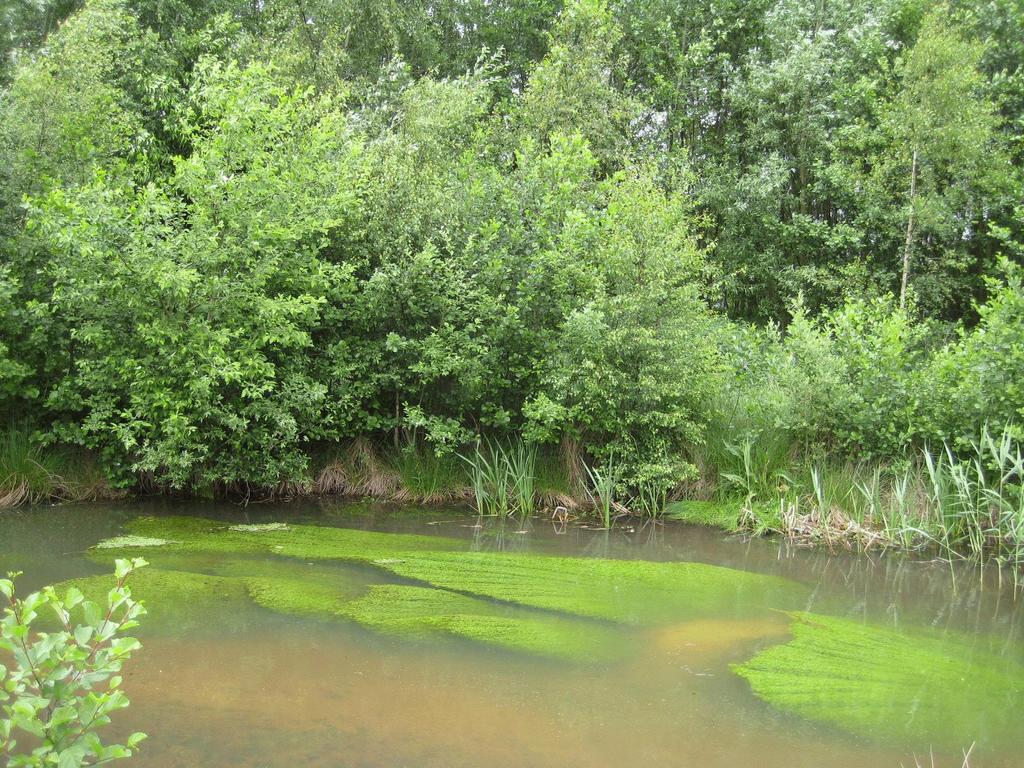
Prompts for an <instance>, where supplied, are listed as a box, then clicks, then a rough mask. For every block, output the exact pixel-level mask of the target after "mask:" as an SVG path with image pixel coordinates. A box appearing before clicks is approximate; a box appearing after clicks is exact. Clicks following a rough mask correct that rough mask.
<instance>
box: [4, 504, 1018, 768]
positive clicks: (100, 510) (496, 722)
mask: <svg viewBox="0 0 1024 768" xmlns="http://www.w3.org/2000/svg"><path fill="white" fill-rule="evenodd" d="M164 513H167V514H175V515H196V516H202V517H206V518H217V519H224V520H230V521H232V522H252V523H260V522H268V521H275V522H278V521H287V522H289V523H299V522H303V523H307V524H316V525H320V526H332V527H343V528H360V529H367V530H375V531H382V532H395V533H397V532H403V533H418V534H423V535H427V536H441V537H449V538H457V539H460V540H462V541H463V543H464V547H465V549H466V550H475V551H513V552H520V553H537V554H559V555H565V556H574V557H595V558H625V559H642V560H656V561H668V562H677V561H695V562H702V563H708V564H713V565H719V566H726V567H729V568H734V569H739V570H744V571H750V572H754V573H762V574H768V575H773V576H779V577H783V578H785V579H788V580H792V581H794V582H797V583H798V584H799V585H802V590H801V594H802V595H805V597H803V598H801V599H802V600H803V603H802V605H801V606H800V608H801V609H803V610H807V611H812V612H814V613H816V614H825V615H829V616H836V617H843V618H846V619H852V620H855V621H857V622H869V623H870V624H872V625H878V626H884V627H888V628H891V629H897V630H900V631H904V630H916V629H917V628H920V629H921V630H922V631H927V632H929V633H931V634H932V635H934V636H936V637H944V636H946V635H948V636H949V637H951V638H952V637H955V638H958V640H957V642H962V641H963V638H964V637H967V638H970V639H971V642H972V643H974V644H975V645H977V646H978V647H981V648H983V649H984V651H985V653H987V654H991V655H993V656H997V657H999V658H1002V659H1006V660H1008V661H1009V663H1011V664H1018V663H1024V626H1022V625H1024V599H1021V598H1018V599H1017V600H1014V595H1013V590H1012V588H1011V585H1010V584H1008V583H1005V579H1004V580H1003V583H1001V582H1000V579H999V574H998V573H997V572H995V571H990V572H988V573H985V574H979V573H978V572H977V571H972V570H961V569H954V570H953V571H951V569H950V567H949V566H948V565H942V564H939V563H931V562H921V561H919V560H915V559H913V558H906V557H902V556H881V555H874V556H870V557H868V556H864V555H855V554H849V553H845V552H843V553H836V554H833V555H830V554H829V553H827V552H825V551H821V550H805V549H798V548H791V547H788V546H786V545H785V543H783V542H780V541H776V540H764V539H754V540H750V539H747V538H743V537H738V536H729V535H726V534H722V533H719V532H717V531H713V530H707V529H700V528H692V527H688V526H682V525H674V524H667V525H663V526H661V525H659V526H647V527H643V528H641V527H637V528H635V529H628V528H623V529H619V530H614V531H612V532H606V531H597V530H590V529H587V528H585V527H580V526H572V525H570V526H568V527H566V528H565V530H564V532H559V531H558V529H557V528H556V527H555V526H553V525H552V524H551V523H550V522H549V521H546V520H544V519H541V518H536V519H532V520H527V521H521V522H517V521H513V520H507V521H496V520H488V519H484V520H478V519H477V518H475V517H472V516H470V515H468V514H466V513H465V512H463V511H458V510H455V511H453V510H410V509H408V508H404V509H403V508H395V507H384V506H372V505H365V504H342V503H324V504H298V503H293V504H282V505H256V506H250V507H249V508H248V509H241V508H239V507H235V506H231V505H210V504H194V503H173V504H172V503H161V504H131V505H117V506H103V505H77V506H64V507H56V508H43V509H32V510H22V511H16V512H3V513H0V571H6V570H10V569H17V570H21V571H24V574H25V575H24V576H23V577H22V579H21V581H20V585H21V589H22V590H23V591H24V590H27V589H30V588H35V587H38V586H40V585H42V584H45V583H52V582H55V581H60V580H63V579H68V578H73V577H78V576H83V575H89V574H96V573H102V572H104V568H103V567H102V566H101V565H100V564H98V563H97V562H95V559H94V558H89V557H87V549H88V548H89V547H90V546H92V545H93V544H95V543H96V542H98V541H100V540H101V539H104V538H107V537H110V536H115V535H118V534H119V533H121V532H123V527H124V525H125V524H126V523H127V522H129V521H130V520H132V519H133V518H134V517H137V516H139V515H143V514H145V515H152V514H164ZM206 557H211V556H209V555H207V556H206ZM212 557H213V558H214V559H215V558H217V557H221V556H219V555H213V556H212ZM207 564H208V565H210V566H211V567H213V566H215V565H216V563H214V562H212V561H210V562H208V563H207ZM303 565H304V567H306V568H308V569H309V573H310V574H311V575H313V574H318V573H321V574H322V573H325V572H327V570H328V569H335V570H338V571H342V572H344V573H345V574H346V577H347V578H349V577H350V578H351V580H354V581H355V582H357V583H364V584H369V583H376V582H378V581H380V575H379V574H376V573H375V572H374V569H373V568H371V567H367V566H361V565H351V564H348V565H346V564H339V563H335V562H321V561H317V562H310V563H308V564H305V563H304V564H303ZM954 577H955V578H954ZM180 611H181V615H180V616H176V619H180V620H177V621H175V622H172V623H171V624H170V625H168V624H167V622H163V623H160V624H158V625H150V626H148V627H147V626H144V627H143V628H142V629H141V630H140V632H139V636H140V638H141V639H142V640H143V645H144V649H143V650H142V651H141V652H140V653H139V654H138V655H137V656H136V657H135V658H134V659H133V660H132V662H131V663H130V666H129V667H128V668H127V670H126V672H127V673H126V675H125V678H126V683H125V687H126V690H127V692H128V694H129V696H130V697H131V700H132V706H131V708H130V709H129V710H127V711H125V712H122V713H119V714H118V716H117V720H116V726H115V727H116V729H117V731H119V732H127V731H131V730H144V731H146V732H147V733H149V734H150V738H149V740H148V741H147V742H145V744H144V745H143V749H142V752H141V754H140V755H139V756H138V757H137V758H135V759H133V760H132V761H131V762H130V763H129V764H130V765H135V766H139V768H168V767H170V766H175V767H177V766H233V767H234V766H238V767H239V768H242V767H248V766H251V767H253V768H257V767H259V768H277V767H278V766H280V767H282V768H283V767H285V766H288V767H289V768H290V767H291V766H296V765H303V766H312V767H319V766H324V767H325V768H326V767H327V766H332V767H333V766H353V767H354V766H365V767H367V768H370V767H373V768H377V767H381V768H383V767H385V766H386V767H388V768H395V767H398V766H417V767H421V766H439V767H440V766H452V767H458V766H495V767H504V766H508V767H510V768H511V767H512V766H523V767H533V766H536V767H537V768H548V767H549V766H550V767H552V768H554V767H555V766H560V767H561V766H595V767H598V768H600V767H603V766H609V767H612V766H623V765H630V764H632V765H638V766H681V767H683V768H686V767H689V766H692V767H693V768H698V767H699V768H716V767H717V766H722V767H723V768H724V767H725V766H730V767H731V766H748V765H749V766H765V767H766V768H774V767H775V766H778V767H779V768H782V767H783V766H786V767H787V768H789V767H792V766H825V765H827V766H833V767H835V768H847V767H848V766H849V767H850V768H852V767H853V766H858V767H863V766H892V767H893V768H896V766H899V765H901V764H902V765H905V766H908V768H909V766H913V765H914V762H915V754H916V755H917V756H918V758H919V759H920V762H921V764H922V765H930V764H931V762H930V761H931V760H932V758H931V757H930V756H929V755H928V754H927V753H928V751H929V748H930V747H931V746H932V745H930V744H929V743H928V742H927V741H926V740H924V739H921V738H918V737H916V736H915V734H914V731H913V728H910V729H909V731H908V732H907V735H906V736H904V737H899V738H894V737H892V736H885V737H882V736H880V735H878V734H874V733H864V732H852V733H851V732H848V731H845V730H841V729H840V728H838V727H836V726H835V725H831V724H828V723H827V722H819V721H816V720H811V719H807V718H804V717H800V716H798V715H795V714H792V713H791V712H786V711H783V710H781V709H778V708H776V707H774V706H772V705H770V704H768V703H767V702H765V701H762V700H761V699H759V698H758V697H757V696H755V695H754V694H753V693H752V691H751V686H750V684H749V683H748V682H747V680H745V679H743V678H742V677H740V676H738V675H737V674H735V673H734V672H733V671H732V670H731V669H730V665H731V664H735V663H741V662H744V661H746V660H747V659H750V658H751V657H752V656H754V655H755V654H756V653H757V652H758V651H760V650H762V649H765V648H769V647H772V646H773V645H775V644H779V643H785V642H787V640H788V639H789V637H790V633H791V628H790V622H789V619H788V617H787V616H786V615H784V614H782V613H780V612H772V611H764V610H758V611H752V610H751V611H748V610H746V609H742V610H741V609H737V608H736V606H735V605H729V606H723V609H722V611H721V612H720V615H702V616H699V617H694V616H681V617H679V620H678V621H672V620H669V621H661V622H658V623H656V624H654V625H652V626H637V627H632V628H630V630H629V631H628V632H623V633H621V636H620V635H616V636H615V637H617V638H618V639H617V640H614V642H621V643H622V644H623V646H624V647H623V648H621V649H619V650H621V651H622V652H621V653H618V654H616V655H615V656H614V659H613V660H609V661H593V660H591V661H585V662H580V663H575V662H571V661H565V660H553V659H551V658H543V657H537V656H534V655H530V654H527V653H520V652H515V651H512V650H508V649H502V648H496V647H493V646H487V645H481V644H479V643H474V642H472V641H470V640H468V639H465V638H458V637H440V636H439V637H436V638H431V639H428V640H425V639H423V638H417V639H415V640H410V639H408V638H403V637H399V636H392V635H382V634H378V633H375V632H373V631H371V630H369V629H367V628H364V627H362V626H360V625H358V624H355V623H352V622H350V621H343V620H325V619H323V618H316V617H298V616H290V615H283V614H280V613H273V612H271V611H269V610H267V609H265V608H261V607H259V606H258V605H256V604H255V603H253V602H251V601H246V600H230V601H225V604H224V606H223V610H222V611H220V612H219V614H218V616H217V618H216V620H215V621H212V622H207V621H200V620H198V619H195V617H190V616H189V615H187V614H188V609H187V607H186V608H182V609H180ZM595 626H596V625H595ZM992 706H993V712H992V713H991V716H992V718H994V719H995V718H999V719H1001V720H1007V719H1008V720H1009V721H1010V722H1013V721H1014V719H1016V720H1019V721H1020V722H1021V723H1022V724H1024V692H1022V694H1021V696H1020V697H1017V698H1016V700H1015V701H1011V702H1010V704H1009V708H1010V711H1009V712H1007V711H1006V710H1007V704H1006V701H1005V700H1003V701H1001V702H993V705H992ZM996 707H998V711H996ZM1022 730H1024V725H1022ZM975 740H976V741H977V743H976V744H975V746H974V749H973V753H972V758H971V765H972V766H973V767H974V768H979V767H980V768H985V767H986V766H992V767H998V768H1010V767H1011V766H1014V767H1017V768H1019V767H1020V766H1024V744H1021V745H1020V746H1018V745H1017V744H1014V743H1011V744H1007V743H1006V742H1005V741H1000V742H998V743H996V742H990V741H988V740H986V735H985V734H979V735H978V736H977V737H976V738H975ZM970 746H971V745H970V743H969V742H968V743H964V744H962V745H960V747H962V748H968V747H970ZM961 762H962V755H960V753H959V752H958V751H956V750H954V749H952V748H951V747H949V746H945V747H943V748H941V749H937V750H935V753H934V764H935V765H936V766H940V767H941V766H960V765H961Z"/></svg>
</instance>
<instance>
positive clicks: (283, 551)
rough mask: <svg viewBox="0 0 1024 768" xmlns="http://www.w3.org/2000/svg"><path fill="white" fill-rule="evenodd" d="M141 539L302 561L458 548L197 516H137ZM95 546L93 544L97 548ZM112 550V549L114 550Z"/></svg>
mask: <svg viewBox="0 0 1024 768" xmlns="http://www.w3.org/2000/svg"><path fill="white" fill-rule="evenodd" d="M127 529H128V531H129V532H130V533H131V534H133V535H135V536H141V537H151V538H154V539H163V540H167V541H169V542H170V543H169V544H166V545H163V546H161V547H160V548H159V549H160V551H164V550H171V551H177V552H221V553H223V552H237V553H257V552H261V553H264V554H269V555H281V556H284V557H294V558H301V559H305V560H352V561H358V562H372V561H373V560H375V559H378V558H389V557H394V556H395V555H396V553H397V554H401V553H404V552H406V551H416V550H423V549H430V550H446V549H458V548H461V547H462V546H463V543H462V542H460V541H458V540H456V539H448V538H443V537H440V536H420V535H411V534H392V533H379V532H376V531H362V530H355V529H351V528H329V527H319V526H314V525H289V526H287V527H286V528H285V529H280V528H275V529H273V530H258V531H251V530H232V527H231V526H230V525H228V524H226V523H223V522H217V521H215V520H206V519H203V518H199V517H181V516H175V517H171V516H168V517H139V518H136V519H135V520H132V521H130V522H129V523H127ZM103 544H104V542H100V544H99V545H97V546H102V545H103ZM114 551H116V550H114Z"/></svg>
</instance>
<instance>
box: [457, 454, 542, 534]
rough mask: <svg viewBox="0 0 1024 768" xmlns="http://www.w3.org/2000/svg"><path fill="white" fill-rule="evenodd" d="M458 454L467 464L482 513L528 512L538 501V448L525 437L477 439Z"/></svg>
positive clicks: (472, 486) (476, 499) (477, 504)
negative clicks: (465, 451)
mask: <svg viewBox="0 0 1024 768" xmlns="http://www.w3.org/2000/svg"><path fill="white" fill-rule="evenodd" d="M459 457H460V458H461V459H462V461H463V462H464V463H465V464H466V467H467V470H468V474H469V483H470V487H471V488H472V489H473V500H474V502H475V506H476V510H477V512H478V513H479V514H481V515H511V514H515V513H519V514H524V515H529V514H531V513H532V512H533V511H534V509H535V507H536V503H537V493H536V479H537V478H536V464H537V449H536V447H535V446H533V445H531V444H528V443H526V442H525V441H523V440H522V439H514V440H512V439H510V440H508V441H507V442H504V443H503V442H501V441H497V440H489V439H487V440H478V441H477V443H476V444H475V446H474V447H473V450H472V451H470V452H469V453H466V454H460V455H459Z"/></svg>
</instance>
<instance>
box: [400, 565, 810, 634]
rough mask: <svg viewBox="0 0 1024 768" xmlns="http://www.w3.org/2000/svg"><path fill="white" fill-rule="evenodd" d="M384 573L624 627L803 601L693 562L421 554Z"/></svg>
mask: <svg viewBox="0 0 1024 768" xmlns="http://www.w3.org/2000/svg"><path fill="white" fill-rule="evenodd" d="M380 567H382V568H384V569H386V570H388V571H391V572H392V573H395V574H397V575H399V576H403V577H406V578H410V579H416V580H417V581H421V582H425V583H427V584H430V585H432V586H435V587H442V588H444V589H451V590H456V591H459V592H464V593H468V594H473V595H480V596H483V597H489V598H492V599H496V600H503V601H506V602H509V603H515V604H519V605H526V606H531V607H535V608H545V609H548V610H554V611H560V612H562V613H566V614H571V615H577V616H588V617H592V618H599V619H607V620H611V621H616V622H623V623H627V624H639V623H656V622H659V621H666V620H681V619H684V618H687V617H692V616H699V615H702V614H706V613H708V612H716V611H722V610H726V609H728V610H732V609H739V608H740V607H743V608H749V609H752V610H754V611H759V610H768V609H770V608H786V607H787V606H788V607H795V606H796V605H798V604H799V599H800V597H801V595H802V594H803V590H802V588H801V587H799V586H798V585H797V584H795V583H794V582H790V581H787V580H785V579H780V578H776V577H771V576H764V575H761V574H754V573H747V572H745V571H738V570H733V569H731V568H721V567H718V566H713V565H706V564H704V563H692V562H679V563H658V562H650V561H646V560H628V561H627V560H604V559H598V558H572V557H550V556H545V555H513V554H505V553H496V552H495V553H492V552H417V553H409V554H407V555H405V556H403V557H401V558H396V559H395V560H394V561H391V562H387V563H382V564H380Z"/></svg>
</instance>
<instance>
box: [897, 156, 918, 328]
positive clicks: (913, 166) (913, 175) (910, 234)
mask: <svg viewBox="0 0 1024 768" xmlns="http://www.w3.org/2000/svg"><path fill="white" fill-rule="evenodd" d="M916 192H917V150H916V149H915V150H914V158H913V160H912V161H911V163H910V212H909V213H908V215H907V238H906V240H904V242H903V279H902V280H901V281H900V309H903V308H904V307H905V306H906V304H907V282H908V281H909V280H910V251H911V250H912V248H913V246H914V195H915V194H916Z"/></svg>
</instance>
